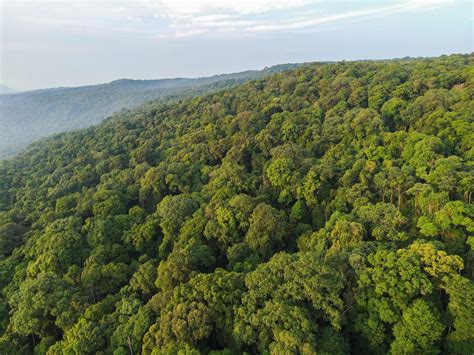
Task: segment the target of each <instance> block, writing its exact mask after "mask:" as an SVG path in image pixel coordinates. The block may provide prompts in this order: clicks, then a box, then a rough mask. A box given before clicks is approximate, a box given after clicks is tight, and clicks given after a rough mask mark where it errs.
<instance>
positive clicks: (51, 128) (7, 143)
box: [0, 64, 296, 159]
mask: <svg viewBox="0 0 474 355" xmlns="http://www.w3.org/2000/svg"><path fill="white" fill-rule="evenodd" d="M295 66H296V65H295V64H284V65H277V66H274V67H270V68H266V69H263V70H260V71H258V70H249V71H244V72H240V73H234V74H223V75H215V76H211V77H203V78H197V79H186V78H177V79H160V80H129V79H121V80H116V81H112V82H110V83H108V84H100V85H91V86H81V87H75V88H57V89H44V90H35V91H27V92H23V93H18V94H11V95H0V159H1V158H5V157H8V156H12V155H13V154H15V153H17V152H19V151H21V150H22V149H24V148H25V147H26V146H27V145H28V144H29V143H31V142H33V141H36V140H38V139H40V138H43V137H47V136H49V135H51V134H54V133H59V132H65V131H69V130H73V129H79V128H85V127H88V126H91V125H94V124H97V123H99V122H100V121H102V120H103V119H105V118H107V117H108V116H110V115H112V114H113V113H115V112H117V111H119V110H121V109H123V108H127V109H131V108H134V107H136V106H138V105H140V104H142V103H144V102H147V101H150V100H156V99H164V100H173V99H176V98H182V97H186V96H192V95H199V94H203V93H209V92H213V91H216V90H220V89H224V88H229V87H231V86H235V85H237V84H240V83H243V82H244V81H247V80H251V79H256V78H259V77H262V76H265V75H269V74H272V73H275V72H279V71H282V70H285V69H290V68H293V67H295Z"/></svg>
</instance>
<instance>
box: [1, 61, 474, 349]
mask: <svg viewBox="0 0 474 355" xmlns="http://www.w3.org/2000/svg"><path fill="white" fill-rule="evenodd" d="M473 97H474V55H473V54H466V55H451V56H441V57H438V58H428V59H403V60H392V61H361V62H340V63H314V64H310V65H307V66H304V67H299V68H296V69H293V70H290V71H285V72H282V73H277V74H274V75H272V76H269V77H265V78H261V79H258V80H254V81H250V82H247V83H244V84H242V85H239V86H237V87H234V88H230V89H226V90H223V91H219V92H216V93H211V94H208V95H205V96H200V97H193V98H186V99H182V100H180V101H178V102H175V103H150V104H147V105H145V106H142V107H140V108H139V109H135V110H129V111H125V112H122V113H121V114H119V115H117V116H115V117H112V118H109V119H107V120H106V121H104V122H103V123H102V124H100V125H99V126H96V127H92V128H88V129H85V130H81V131H76V132H72V133H66V134H62V135H58V136H55V137H52V138H51V139H48V140H45V141H42V142H40V143H38V144H35V145H34V146H33V147H31V148H30V149H29V151H27V152H25V153H22V154H20V155H19V156H17V157H15V158H13V159H10V160H6V161H2V162H1V163H0V254H1V255H2V257H1V259H0V289H1V294H0V333H1V334H3V335H2V336H1V338H0V353H1V354H31V353H33V352H34V353H36V354H45V353H47V354H74V353H76V354H116V355H118V354H138V353H144V354H199V353H203V354H213V355H217V354H239V353H264V354H268V353H271V354H347V353H354V354H368V353H370V354H386V353H391V354H437V353H447V354H472V353H473V352H474V333H473V331H472V326H473V324H474V283H473V279H474V267H473V262H474V258H473V255H474V254H473V249H474V222H473V220H472V218H473V215H474V205H473V200H474V196H473V186H474V173H473V170H474V163H473V162H474V160H473V157H474V146H473V143H474V119H473V112H474V99H473Z"/></svg>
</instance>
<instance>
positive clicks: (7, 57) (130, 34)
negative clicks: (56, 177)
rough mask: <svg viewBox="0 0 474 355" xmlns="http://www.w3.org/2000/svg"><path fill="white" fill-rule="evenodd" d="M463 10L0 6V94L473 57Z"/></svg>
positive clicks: (473, 10)
mask: <svg viewBox="0 0 474 355" xmlns="http://www.w3.org/2000/svg"><path fill="white" fill-rule="evenodd" d="M473 6H474V5H473V2H471V1H465V0H461V1H460V0H458V1H456V0H400V1H384V0H378V1H364V0H360V1H327V0H326V1H324V0H319V1H314V0H313V1H312V0H273V1H271V0H220V1H218V0H194V1H191V0H188V1H185V0H94V1H91V0H82V1H77V0H62V1H50V0H29V1H25V0H0V84H3V85H7V86H9V87H11V88H14V89H16V90H32V89H38V88H49V87H60V86H80V85H89V84H97V83H104V82H109V81H112V80H116V79H120V78H132V79H158V78H170V77H200V76H209V75H214V74H220V73H231V72H238V71H243V70H248V69H261V68H263V67H265V66H271V65H274V64H281V63H290V62H291V63H295V62H309V61H327V60H331V61H335V60H357V59H386V58H400V57H405V56H411V57H417V56H437V55H441V54H451V53H470V52H472V51H473V19H474V7H473Z"/></svg>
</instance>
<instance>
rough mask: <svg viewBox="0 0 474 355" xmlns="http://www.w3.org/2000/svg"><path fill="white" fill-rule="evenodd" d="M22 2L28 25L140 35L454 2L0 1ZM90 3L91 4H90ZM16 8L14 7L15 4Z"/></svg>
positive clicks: (339, 17) (254, 29)
mask: <svg viewBox="0 0 474 355" xmlns="http://www.w3.org/2000/svg"><path fill="white" fill-rule="evenodd" d="M0 2H3V3H5V4H7V5H12V4H20V5H21V6H18V8H19V9H20V11H18V9H17V11H16V16H17V17H18V19H20V20H21V21H23V22H24V23H25V24H26V25H36V26H44V27H55V28H58V29H67V28H72V29H77V30H78V31H83V30H90V31H98V30H100V31H102V32H103V33H107V32H109V33H116V32H122V33H125V32H126V33H140V34H141V35H143V36H146V37H151V38H172V37H176V38H183V37H190V36H229V35H232V36H255V35H257V34H263V33H271V32H279V31H307V30H314V29H315V28H317V27H320V26H322V25H327V24H337V25H338V26H340V25H344V24H345V23H346V22H347V21H353V20H357V19H367V18H373V17H379V16H386V15H389V14H394V13H398V12H410V11H411V12H416V11H424V10H431V9H433V8H438V7H443V6H447V5H449V4H452V3H453V2H454V0H403V1H398V2H386V1H383V2H382V1H379V2H374V1H362V0H361V1H348V2H345V3H342V2H337V3H335V2H329V1H328V0H292V1H291V0H194V1H192V0H133V1H132V0H121V1H112V0H96V1H92V0H44V1H43V0H29V1H28V2H27V1H25V0H8V1H5V0H0ZM92 4H93V5H92ZM13 7H14V6H13Z"/></svg>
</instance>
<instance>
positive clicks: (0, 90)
mask: <svg viewBox="0 0 474 355" xmlns="http://www.w3.org/2000/svg"><path fill="white" fill-rule="evenodd" d="M17 92H18V91H16V90H15V89H12V88H9V87H8V86H6V85H0V95H5V94H14V93H17Z"/></svg>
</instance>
